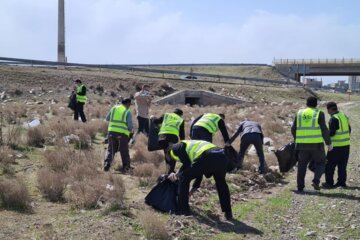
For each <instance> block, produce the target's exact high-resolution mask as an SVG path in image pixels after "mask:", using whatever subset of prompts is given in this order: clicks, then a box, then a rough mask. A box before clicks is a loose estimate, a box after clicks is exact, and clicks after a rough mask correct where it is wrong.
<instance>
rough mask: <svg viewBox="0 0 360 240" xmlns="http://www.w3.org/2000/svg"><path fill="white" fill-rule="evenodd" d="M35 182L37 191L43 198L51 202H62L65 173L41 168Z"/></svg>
mask: <svg viewBox="0 0 360 240" xmlns="http://www.w3.org/2000/svg"><path fill="white" fill-rule="evenodd" d="M37 182H38V185H39V190H40V191H41V193H42V194H43V196H44V197H45V198H47V199H49V200H50V201H51V202H57V201H62V200H64V191H65V188H66V181H65V173H63V172H54V171H51V170H49V169H45V168H43V169H41V170H39V171H38V174H37Z"/></svg>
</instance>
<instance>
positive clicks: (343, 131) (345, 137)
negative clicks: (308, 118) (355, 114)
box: [331, 112, 350, 147]
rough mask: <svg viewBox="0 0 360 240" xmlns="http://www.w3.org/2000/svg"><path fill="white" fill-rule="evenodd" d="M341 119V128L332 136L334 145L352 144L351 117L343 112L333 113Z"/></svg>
mask: <svg viewBox="0 0 360 240" xmlns="http://www.w3.org/2000/svg"><path fill="white" fill-rule="evenodd" d="M333 117H334V118H336V119H337V120H338V121H339V129H338V130H336V132H335V135H334V136H332V137H331V142H332V145H333V146H334V147H343V146H349V145H350V132H349V119H348V117H347V116H346V115H345V114H344V113H342V112H338V113H336V114H334V115H333Z"/></svg>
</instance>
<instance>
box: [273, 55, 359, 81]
mask: <svg viewBox="0 0 360 240" xmlns="http://www.w3.org/2000/svg"><path fill="white" fill-rule="evenodd" d="M273 65H274V66H275V68H276V69H277V70H278V71H279V72H280V73H281V74H283V75H284V76H286V77H288V78H292V79H294V80H296V81H298V82H300V77H301V76H360V59H355V58H348V59H346V58H341V59H275V60H274V61H273Z"/></svg>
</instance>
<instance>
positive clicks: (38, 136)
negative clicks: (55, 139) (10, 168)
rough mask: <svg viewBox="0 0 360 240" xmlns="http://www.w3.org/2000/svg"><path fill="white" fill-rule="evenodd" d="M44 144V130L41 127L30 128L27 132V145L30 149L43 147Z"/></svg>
mask: <svg viewBox="0 0 360 240" xmlns="http://www.w3.org/2000/svg"><path fill="white" fill-rule="evenodd" d="M44 143H45V138H44V130H43V128H41V127H35V128H30V129H29V130H28V131H27V145H28V146H32V147H43V145H44Z"/></svg>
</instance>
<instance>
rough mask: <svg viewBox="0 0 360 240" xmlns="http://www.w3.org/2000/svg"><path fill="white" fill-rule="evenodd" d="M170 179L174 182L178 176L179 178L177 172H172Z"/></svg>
mask: <svg viewBox="0 0 360 240" xmlns="http://www.w3.org/2000/svg"><path fill="white" fill-rule="evenodd" d="M168 179H169V180H170V181H172V182H175V181H176V180H177V179H178V178H177V175H176V173H173V172H172V173H170V174H169V176H168Z"/></svg>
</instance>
